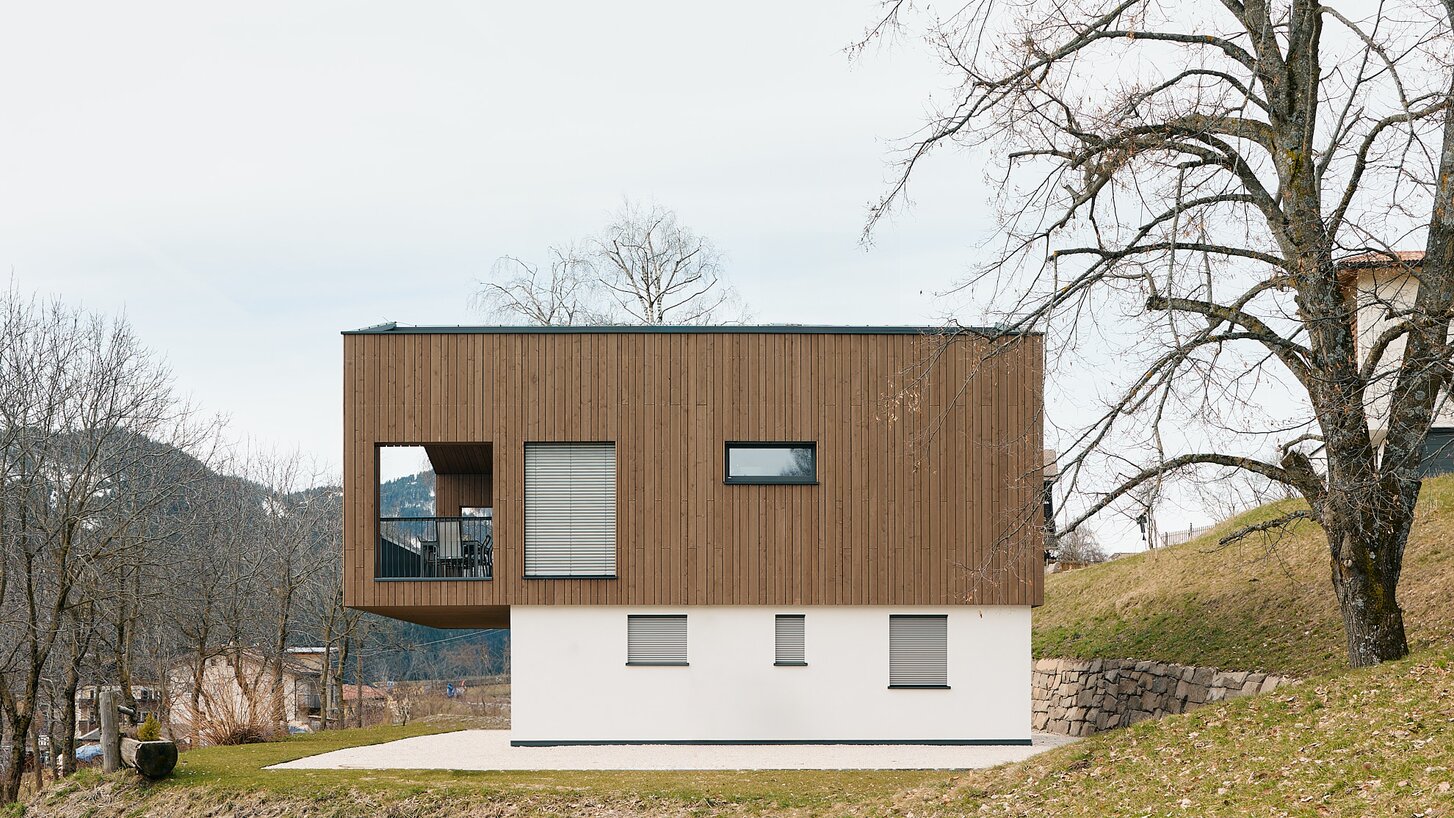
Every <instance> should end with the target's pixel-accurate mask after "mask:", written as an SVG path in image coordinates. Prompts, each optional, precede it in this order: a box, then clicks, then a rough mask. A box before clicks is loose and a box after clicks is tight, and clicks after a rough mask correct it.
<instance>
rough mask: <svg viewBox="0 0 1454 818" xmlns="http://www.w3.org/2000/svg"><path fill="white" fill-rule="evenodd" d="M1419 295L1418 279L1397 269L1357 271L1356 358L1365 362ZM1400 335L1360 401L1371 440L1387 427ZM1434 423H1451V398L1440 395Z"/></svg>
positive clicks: (1453, 421) (1380, 436)
mask: <svg viewBox="0 0 1454 818" xmlns="http://www.w3.org/2000/svg"><path fill="white" fill-rule="evenodd" d="M1418 294H1419V282H1418V279H1416V278H1414V277H1413V276H1411V275H1409V274H1408V273H1406V272H1404V271H1402V270H1397V269H1386V268H1384V269H1371V270H1362V271H1360V272H1359V274H1358V287H1357V296H1356V297H1357V304H1358V361H1359V363H1360V365H1361V364H1364V363H1365V362H1366V361H1367V360H1368V355H1369V353H1370V351H1371V348H1372V346H1373V344H1374V343H1375V342H1376V341H1377V339H1378V337H1379V336H1380V335H1382V334H1383V333H1384V331H1385V330H1386V329H1387V328H1388V327H1390V326H1392V325H1393V323H1394V322H1395V321H1398V320H1402V318H1403V317H1404V314H1405V313H1406V312H1407V311H1408V310H1409V309H1411V308H1412V307H1413V305H1414V300H1415V299H1416V298H1417V297H1418ZM1404 341H1405V339H1404V338H1403V337H1400V338H1398V339H1396V340H1395V341H1394V342H1393V343H1391V344H1389V345H1388V348H1387V349H1386V350H1385V351H1384V353H1383V355H1382V357H1381V358H1380V359H1379V366H1378V373H1379V377H1378V378H1377V379H1375V380H1374V382H1373V383H1372V384H1370V385H1369V387H1368V389H1366V390H1365V391H1364V395H1363V403H1364V408H1365V410H1366V411H1367V412H1368V425H1369V428H1370V430H1371V431H1372V432H1373V433H1374V442H1375V443H1380V442H1381V441H1382V439H1383V435H1384V432H1385V431H1386V429H1387V427H1388V413H1389V409H1390V406H1389V403H1390V394H1391V393H1392V391H1393V385H1394V383H1393V382H1394V378H1395V377H1396V376H1397V373H1398V365H1399V362H1400V361H1402V360H1403V354H1404ZM1433 425H1434V426H1440V427H1450V426H1454V401H1450V400H1449V397H1448V395H1447V394H1446V395H1444V396H1443V397H1441V398H1440V400H1439V402H1438V403H1437V404H1436V405H1435V409H1434V424H1433Z"/></svg>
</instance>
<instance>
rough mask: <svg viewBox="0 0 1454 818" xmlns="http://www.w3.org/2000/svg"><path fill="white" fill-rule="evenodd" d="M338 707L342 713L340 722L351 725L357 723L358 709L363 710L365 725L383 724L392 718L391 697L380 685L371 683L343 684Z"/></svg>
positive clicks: (346, 725)
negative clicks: (375, 685)
mask: <svg viewBox="0 0 1454 818" xmlns="http://www.w3.org/2000/svg"><path fill="white" fill-rule="evenodd" d="M340 695H341V696H342V697H343V698H342V700H341V701H340V702H339V709H340V711H341V712H342V713H343V719H342V724H343V726H344V727H351V726H353V725H355V724H358V723H359V717H358V715H359V710H360V709H362V710H363V719H362V721H363V723H364V724H365V725H373V724H384V723H388V722H390V721H392V720H393V710H392V708H393V704H394V702H393V699H392V698H391V697H390V696H389V694H388V692H387V691H385V690H384V689H383V688H381V687H374V686H373V685H356V684H345V685H342V686H341V689H340Z"/></svg>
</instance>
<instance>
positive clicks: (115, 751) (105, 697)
mask: <svg viewBox="0 0 1454 818" xmlns="http://www.w3.org/2000/svg"><path fill="white" fill-rule="evenodd" d="M97 698H98V700H99V702H100V708H101V771H102V772H107V773H114V772H116V771H117V770H119V769H121V728H120V725H118V724H117V723H116V721H117V717H118V715H119V714H118V713H117V711H116V691H114V690H102V691H101V692H100V693H99V694H98V696H97Z"/></svg>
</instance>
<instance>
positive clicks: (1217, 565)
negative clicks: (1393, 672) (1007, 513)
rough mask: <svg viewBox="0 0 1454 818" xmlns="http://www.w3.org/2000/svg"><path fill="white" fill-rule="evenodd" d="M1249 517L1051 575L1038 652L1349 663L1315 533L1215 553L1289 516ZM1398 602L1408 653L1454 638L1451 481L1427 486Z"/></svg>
mask: <svg viewBox="0 0 1454 818" xmlns="http://www.w3.org/2000/svg"><path fill="white" fill-rule="evenodd" d="M1293 507H1294V504H1293V503H1291V502H1288V503H1282V504H1278V505H1275V506H1270V507H1266V508H1262V509H1257V510H1255V511H1252V512H1249V513H1248V514H1245V515H1243V516H1242V517H1240V518H1238V519H1236V520H1234V521H1231V522H1229V523H1227V524H1226V525H1223V526H1221V527H1219V529H1218V530H1217V531H1214V532H1212V533H1211V534H1209V535H1207V536H1204V537H1202V538H1200V539H1197V540H1194V541H1192V542H1190V543H1187V544H1185V545H1180V546H1176V547H1173V548H1167V549H1161V550H1157V551H1153V552H1149V553H1147V554H1141V555H1136V556H1132V557H1123V558H1121V559H1118V560H1116V561H1114V562H1110V563H1106V564H1104V565H1098V566H1093V567H1090V568H1086V569H1083V570H1079V571H1071V572H1068V573H1065V574H1059V575H1055V576H1052V577H1050V578H1049V579H1048V581H1047V585H1046V592H1045V599H1046V603H1045V605H1044V606H1043V607H1041V608H1039V609H1037V610H1036V611H1035V624H1034V634H1035V635H1034V650H1035V655H1036V656H1081V657H1134V658H1138V659H1161V660H1167V661H1173V662H1182V663H1186V664H1199V665H1212V666H1215V667H1222V668H1228V669H1242V670H1269V671H1274V672H1279V673H1288V674H1292V675H1295V676H1309V675H1312V674H1315V673H1322V672H1326V671H1331V670H1335V669H1337V668H1339V667H1342V666H1343V664H1344V663H1345V661H1346V659H1345V657H1346V653H1345V649H1344V645H1343V627H1342V621H1341V620H1340V619H1339V616H1338V608H1337V604H1336V603H1335V601H1334V599H1333V591H1332V586H1331V583H1330V579H1329V570H1330V569H1329V564H1328V556H1327V553H1328V552H1327V545H1326V541H1325V540H1324V539H1323V536H1322V530H1321V529H1320V528H1318V527H1317V526H1315V525H1313V524H1311V523H1301V524H1299V525H1297V526H1296V527H1295V528H1294V529H1293V530H1292V531H1291V532H1289V533H1286V534H1283V535H1281V536H1277V537H1267V536H1263V535H1253V536H1251V537H1248V538H1246V539H1244V540H1242V541H1241V542H1238V543H1235V544H1232V545H1229V546H1218V545H1217V540H1218V539H1219V538H1220V537H1221V536H1223V535H1224V534H1225V533H1226V532H1228V531H1232V530H1235V529H1236V528H1238V527H1241V526H1243V525H1246V524H1248V523H1251V522H1256V521H1257V520H1261V519H1271V518H1272V517H1274V516H1276V515H1277V514H1280V513H1284V512H1285V511H1286V510H1287V509H1290V508H1293ZM1399 599H1400V602H1401V603H1402V605H1403V607H1404V618H1405V622H1406V626H1407V628H1408V633H1409V639H1410V641H1411V642H1412V643H1413V645H1414V646H1415V648H1418V647H1419V646H1427V645H1436V644H1445V643H1448V642H1449V641H1450V637H1451V635H1454V476H1448V477H1442V478H1438V479H1435V480H1431V481H1429V482H1427V483H1425V485H1424V489H1423V494H1422V496H1421V498H1420V500H1419V508H1418V512H1417V519H1416V521H1415V523H1414V529H1413V534H1412V537H1411V539H1410V542H1409V548H1408V552H1407V554H1406V556H1405V563H1404V572H1403V579H1402V582H1401V585H1400V591H1399Z"/></svg>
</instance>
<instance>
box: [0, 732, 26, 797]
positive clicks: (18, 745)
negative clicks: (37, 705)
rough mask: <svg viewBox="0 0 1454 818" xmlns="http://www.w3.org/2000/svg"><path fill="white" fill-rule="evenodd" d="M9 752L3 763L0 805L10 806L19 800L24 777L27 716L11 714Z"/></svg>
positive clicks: (0, 782) (0, 781)
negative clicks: (3, 772)
mask: <svg viewBox="0 0 1454 818" xmlns="http://www.w3.org/2000/svg"><path fill="white" fill-rule="evenodd" d="M8 721H9V722H10V724H9V726H10V752H9V753H7V754H6V757H5V759H4V762H3V766H4V770H5V776H4V778H3V779H0V804H12V803H14V802H15V801H16V800H18V799H19V798H20V781H21V779H22V778H23V776H24V775H25V736H26V734H28V733H29V732H30V715H29V714H11V716H10V718H9V719H8Z"/></svg>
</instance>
